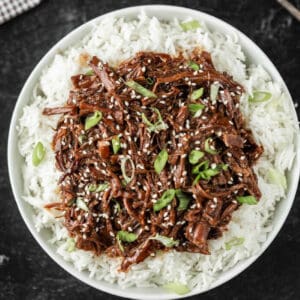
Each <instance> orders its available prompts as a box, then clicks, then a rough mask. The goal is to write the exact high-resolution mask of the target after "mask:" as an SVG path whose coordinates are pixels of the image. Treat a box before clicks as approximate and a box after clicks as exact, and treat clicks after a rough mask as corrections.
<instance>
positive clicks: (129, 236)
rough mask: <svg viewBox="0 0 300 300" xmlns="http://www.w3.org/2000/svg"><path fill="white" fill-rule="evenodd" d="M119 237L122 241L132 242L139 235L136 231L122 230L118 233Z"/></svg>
mask: <svg viewBox="0 0 300 300" xmlns="http://www.w3.org/2000/svg"><path fill="white" fill-rule="evenodd" d="M117 238H118V239H119V240H120V241H122V242H126V243H132V242H134V241H135V240H136V239H137V238H138V236H137V235H136V234H135V233H132V232H128V231H125V230H120V231H118V233H117Z"/></svg>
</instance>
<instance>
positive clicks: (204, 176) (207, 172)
mask: <svg viewBox="0 0 300 300" xmlns="http://www.w3.org/2000/svg"><path fill="white" fill-rule="evenodd" d="M219 173H220V171H219V170H218V169H217V168H215V169H207V170H204V171H202V172H200V173H199V174H198V175H200V177H201V178H202V179H204V180H210V179H211V177H213V176H216V175H218V174H219Z"/></svg>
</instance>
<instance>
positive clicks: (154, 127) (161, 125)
mask: <svg viewBox="0 0 300 300" xmlns="http://www.w3.org/2000/svg"><path fill="white" fill-rule="evenodd" d="M151 109H152V110H153V111H155V112H156V113H157V116H158V121H157V122H155V123H154V124H152V123H151V122H150V121H149V120H148V119H147V117H146V116H145V114H144V113H142V120H143V122H144V123H145V124H146V125H147V129H148V130H149V131H150V132H153V131H154V132H159V131H160V130H166V129H167V128H168V125H167V124H166V123H165V122H164V121H163V119H162V117H161V114H160V111H159V110H158V109H157V108H155V107H152V108H151Z"/></svg>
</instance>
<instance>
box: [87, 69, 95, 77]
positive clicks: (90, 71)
mask: <svg viewBox="0 0 300 300" xmlns="http://www.w3.org/2000/svg"><path fill="white" fill-rule="evenodd" d="M85 75H87V76H92V75H95V73H94V71H93V70H88V71H87V72H86V73H85Z"/></svg>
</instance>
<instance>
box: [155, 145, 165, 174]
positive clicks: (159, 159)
mask: <svg viewBox="0 0 300 300" xmlns="http://www.w3.org/2000/svg"><path fill="white" fill-rule="evenodd" d="M167 161H168V152H167V150H166V149H163V150H161V151H160V152H159V154H158V155H157V156H156V158H155V161H154V169H155V172H156V173H157V174H160V172H161V171H162V170H163V168H164V167H165V165H166V163H167Z"/></svg>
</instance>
